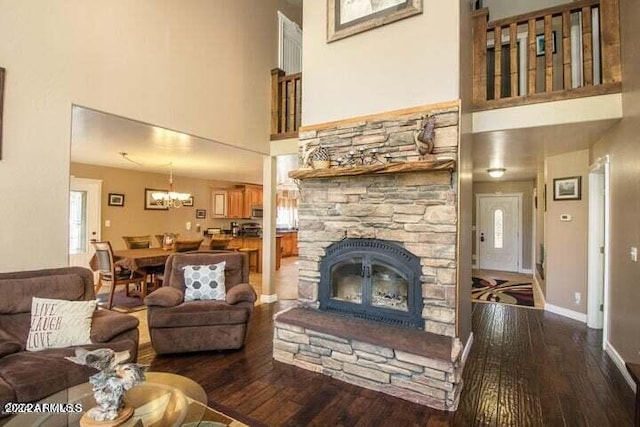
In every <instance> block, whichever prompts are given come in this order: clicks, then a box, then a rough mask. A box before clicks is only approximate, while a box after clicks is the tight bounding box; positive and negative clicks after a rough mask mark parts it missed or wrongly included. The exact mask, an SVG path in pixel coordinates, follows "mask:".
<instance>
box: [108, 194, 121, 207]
mask: <svg viewBox="0 0 640 427" xmlns="http://www.w3.org/2000/svg"><path fill="white" fill-rule="evenodd" d="M108 204H109V206H124V194H120V193H109V201H108Z"/></svg>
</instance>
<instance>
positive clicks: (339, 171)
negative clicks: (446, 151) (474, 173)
mask: <svg viewBox="0 0 640 427" xmlns="http://www.w3.org/2000/svg"><path fill="white" fill-rule="evenodd" d="M455 168H456V161H455V160H450V159H446V160H421V161H417V162H404V163H388V164H384V165H368V166H354V167H349V166H339V167H332V168H328V169H298V170H295V171H291V172H289V178H293V179H310V178H334V177H339V176H358V175H382V174H388V173H406V172H425V171H442V170H446V171H453V170H455Z"/></svg>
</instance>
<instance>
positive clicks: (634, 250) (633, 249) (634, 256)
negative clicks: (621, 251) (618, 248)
mask: <svg viewBox="0 0 640 427" xmlns="http://www.w3.org/2000/svg"><path fill="white" fill-rule="evenodd" d="M629 257H630V258H631V261H633V262H638V248H636V247H635V246H631V250H630V251H629Z"/></svg>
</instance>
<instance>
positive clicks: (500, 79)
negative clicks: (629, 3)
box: [473, 0, 622, 111]
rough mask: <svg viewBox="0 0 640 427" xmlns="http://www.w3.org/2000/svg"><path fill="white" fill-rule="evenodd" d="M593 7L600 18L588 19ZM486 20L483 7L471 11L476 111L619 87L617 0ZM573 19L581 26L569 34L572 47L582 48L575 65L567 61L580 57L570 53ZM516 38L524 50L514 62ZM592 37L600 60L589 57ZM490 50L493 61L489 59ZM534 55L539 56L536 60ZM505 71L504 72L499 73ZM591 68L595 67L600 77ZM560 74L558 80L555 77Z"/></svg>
mask: <svg viewBox="0 0 640 427" xmlns="http://www.w3.org/2000/svg"><path fill="white" fill-rule="evenodd" d="M593 10H597V14H596V16H599V18H600V19H599V21H596V22H592V21H593V20H592V11H593ZM488 19H489V11H488V9H486V8H485V9H481V10H477V11H475V12H474V14H473V50H474V69H473V103H474V109H475V110H476V111H477V110H486V109H493V108H502V107H510V106H515V105H523V104H531V103H537V102H549V101H557V100H561V99H569V98H577V97H583V96H594V95H601V94H606V93H615V92H620V91H621V81H622V73H621V66H620V23H619V22H620V17H619V0H580V1H575V2H572V3H567V4H564V5H560V6H555V7H551V8H548V9H544V10H540V11H536V12H531V13H526V14H522V15H518V16H515V17H510V18H505V19H499V20H496V21H493V22H488ZM572 20H573V21H574V22H576V21H577V20H580V22H581V24H582V25H581V26H576V27H575V28H576V29H577V30H579V34H574V35H573V46H575V45H578V46H580V45H581V46H582V51H581V56H582V60H581V63H580V64H572V60H573V58H574V57H578V56H579V55H572V53H571V49H572V34H571V32H572V31H571V30H572ZM594 31H597V33H596V34H595V35H594ZM575 32H576V30H574V33H575ZM491 39H493V41H491ZM518 39H520V43H526V45H525V47H526V49H522V50H521V51H520V52H523V51H524V52H526V53H525V54H524V57H525V58H524V60H525V62H526V64H522V63H520V62H519V60H520V59H521V58H520V57H519V56H518V48H519V45H518V42H519V40H518ZM594 40H595V41H596V42H599V46H597V47H599V48H600V50H599V51H600V53H601V54H600V57H599V58H598V57H596V58H594V57H593V41H594ZM498 41H499V42H498ZM491 43H493V46H492V45H491ZM596 52H597V50H596ZM491 54H493V62H492V63H488V62H489V59H488V58H489V57H490V56H491ZM556 55H557V56H556ZM539 56H543V57H544V58H542V60H541V61H540V63H539V62H538V57H539ZM554 59H555V61H554ZM558 62H560V63H559V64H558ZM523 65H524V66H523ZM507 66H508V68H507ZM575 66H578V67H579V73H581V75H582V78H581V79H580V81H577V82H574V81H573V80H574V79H573V77H572V67H575ZM506 69H508V70H509V72H508V73H503V71H504V70H506ZM594 69H597V70H599V71H600V78H599V79H596V78H595V76H594ZM521 72H522V73H525V75H524V76H521V75H520V73H521ZM539 73H542V75H543V77H542V78H540V79H539V78H538V75H539ZM559 75H561V76H562V78H559V77H558V78H555V79H554V77H556V76H559ZM578 75H579V74H578ZM525 79H526V83H524V84H522V85H521V84H520V83H521V81H523V80H525ZM539 80H541V82H539ZM554 82H555V85H554ZM558 82H559V83H558ZM507 83H508V84H507ZM540 86H542V87H540ZM489 89H492V90H489Z"/></svg>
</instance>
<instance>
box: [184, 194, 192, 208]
mask: <svg viewBox="0 0 640 427" xmlns="http://www.w3.org/2000/svg"><path fill="white" fill-rule="evenodd" d="M182 206H193V196H191V197H189V199H188V200H185V201H184V202H182Z"/></svg>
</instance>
